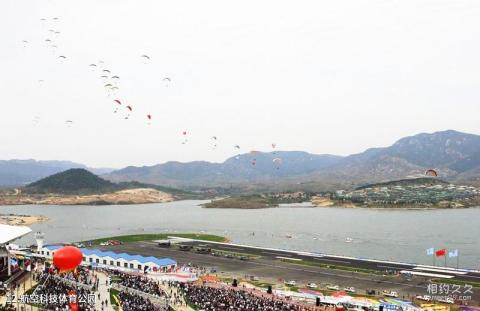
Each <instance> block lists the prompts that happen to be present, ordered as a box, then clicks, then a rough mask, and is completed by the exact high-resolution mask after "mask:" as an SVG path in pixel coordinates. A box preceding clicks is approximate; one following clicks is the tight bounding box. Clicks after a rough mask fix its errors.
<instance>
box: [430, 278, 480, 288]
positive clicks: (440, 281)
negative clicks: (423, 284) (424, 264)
mask: <svg viewBox="0 0 480 311" xmlns="http://www.w3.org/2000/svg"><path fill="white" fill-rule="evenodd" d="M432 282H434V283H437V284H455V285H471V286H472V287H475V288H480V282H472V281H468V282H465V281H459V280H455V279H433V280H432Z"/></svg>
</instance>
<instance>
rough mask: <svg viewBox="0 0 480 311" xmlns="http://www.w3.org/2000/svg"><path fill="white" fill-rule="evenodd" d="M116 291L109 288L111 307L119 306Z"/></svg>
mask: <svg viewBox="0 0 480 311" xmlns="http://www.w3.org/2000/svg"><path fill="white" fill-rule="evenodd" d="M118 294H119V292H118V290H116V289H114V288H111V289H110V304H111V305H112V306H117V307H118V306H119V305H118Z"/></svg>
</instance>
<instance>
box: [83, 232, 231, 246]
mask: <svg viewBox="0 0 480 311" xmlns="http://www.w3.org/2000/svg"><path fill="white" fill-rule="evenodd" d="M169 236H176V237H180V238H187V239H194V240H205V241H210V242H227V241H228V240H227V239H226V238H225V237H223V236H219V235H213V234H197V233H158V234H155V233H154V234H132V235H121V236H113V237H107V238H101V239H95V240H90V241H84V242H82V243H84V244H86V243H88V244H89V243H91V244H93V245H98V244H100V243H102V242H106V241H108V240H117V241H121V242H123V243H128V242H142V241H152V240H164V239H167V238H168V237H169Z"/></svg>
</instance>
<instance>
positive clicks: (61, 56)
mask: <svg viewBox="0 0 480 311" xmlns="http://www.w3.org/2000/svg"><path fill="white" fill-rule="evenodd" d="M59 58H63V59H67V57H66V56H64V55H60V56H59Z"/></svg>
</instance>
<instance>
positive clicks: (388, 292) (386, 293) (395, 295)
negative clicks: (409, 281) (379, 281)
mask: <svg viewBox="0 0 480 311" xmlns="http://www.w3.org/2000/svg"><path fill="white" fill-rule="evenodd" d="M383 295H384V296H387V297H393V298H398V293H397V292H396V291H393V290H387V289H385V290H384V291H383Z"/></svg>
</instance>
